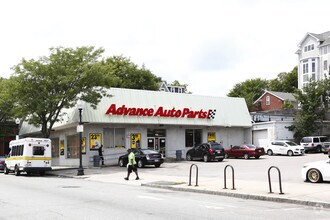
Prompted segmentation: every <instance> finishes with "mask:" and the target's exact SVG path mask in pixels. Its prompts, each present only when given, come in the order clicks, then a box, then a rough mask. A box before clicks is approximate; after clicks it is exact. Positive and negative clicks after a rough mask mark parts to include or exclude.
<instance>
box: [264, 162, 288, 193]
mask: <svg viewBox="0 0 330 220" xmlns="http://www.w3.org/2000/svg"><path fill="white" fill-rule="evenodd" d="M272 168H275V169H276V170H277V171H278V181H279V187H280V193H279V194H280V195H283V194H284V193H283V191H282V180H281V171H280V169H279V168H278V167H275V166H271V167H269V169H268V184H269V193H273V191H272V184H271V181H270V170H271V169H272Z"/></svg>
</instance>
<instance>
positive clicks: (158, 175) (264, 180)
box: [49, 153, 330, 208]
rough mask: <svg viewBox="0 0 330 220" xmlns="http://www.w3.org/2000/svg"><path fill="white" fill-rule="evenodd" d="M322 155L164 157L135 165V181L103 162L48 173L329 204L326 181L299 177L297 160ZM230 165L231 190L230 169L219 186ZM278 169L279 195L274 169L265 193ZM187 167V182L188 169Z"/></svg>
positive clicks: (316, 158) (321, 157)
mask: <svg viewBox="0 0 330 220" xmlns="http://www.w3.org/2000/svg"><path fill="white" fill-rule="evenodd" d="M327 159H329V158H328V155H325V154H320V153H318V154H316V153H311V154H306V155H303V156H292V157H289V156H268V155H264V156H263V157H261V158H259V159H254V158H251V159H248V160H245V159H231V158H230V159H225V160H223V161H222V162H218V161H216V162H215V161H214V162H207V163H205V162H202V161H185V160H181V161H175V160H169V161H167V162H165V163H164V164H162V166H161V167H160V168H155V167H154V166H150V167H144V168H140V169H139V176H140V180H134V178H135V175H134V174H132V176H133V177H134V178H132V179H130V180H129V181H126V180H124V177H125V176H126V168H125V167H119V166H105V167H100V168H86V169H85V175H84V176H77V169H76V168H75V169H65V168H64V169H63V168H61V167H54V170H53V171H51V173H49V174H51V175H58V176H63V177H73V178H81V179H84V180H89V181H100V182H105V183H107V182H108V183H116V184H127V185H135V186H147V187H156V188H165V189H170V190H177V191H189V192H196V193H206V194H213V195H223V196H231V197H238V198H244V199H257V200H265V201H275V202H286V203H295V204H300V205H308V206H316V207H325V208H330V187H329V186H330V182H325V183H317V184H315V183H309V182H304V180H303V179H302V178H301V168H302V166H303V164H305V163H308V162H314V161H319V160H327ZM192 164H195V165H196V166H197V167H198V186H195V184H196V166H192ZM227 165H231V166H232V167H233V168H234V174H235V190H233V189H232V187H233V184H232V179H231V178H232V173H231V170H230V169H227V181H226V183H227V189H224V168H225V167H226V166H227ZM271 166H275V167H278V168H279V170H280V172H281V179H282V189H283V194H280V189H279V188H280V187H279V181H278V180H279V178H278V172H277V171H276V170H275V169H272V170H271V172H270V176H271V180H272V181H271V182H272V191H273V193H269V182H268V169H269V168H270V167H271ZM191 167H192V168H193V169H192V178H191V185H190V186H189V184H188V183H189V173H190V172H189V171H190V168H191Z"/></svg>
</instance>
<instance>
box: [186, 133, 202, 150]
mask: <svg viewBox="0 0 330 220" xmlns="http://www.w3.org/2000/svg"><path fill="white" fill-rule="evenodd" d="M201 143H202V129H186V147H193V146H196V145H198V144H201Z"/></svg>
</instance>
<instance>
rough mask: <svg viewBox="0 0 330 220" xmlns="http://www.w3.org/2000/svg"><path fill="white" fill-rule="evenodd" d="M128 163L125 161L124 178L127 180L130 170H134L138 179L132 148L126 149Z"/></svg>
mask: <svg viewBox="0 0 330 220" xmlns="http://www.w3.org/2000/svg"><path fill="white" fill-rule="evenodd" d="M127 152H128V163H127V177H125V178H124V179H125V180H129V175H130V174H131V173H132V171H134V173H135V174H136V178H135V179H136V180H138V179H140V178H139V175H138V171H137V164H136V161H135V155H134V152H133V151H132V149H128V150H127Z"/></svg>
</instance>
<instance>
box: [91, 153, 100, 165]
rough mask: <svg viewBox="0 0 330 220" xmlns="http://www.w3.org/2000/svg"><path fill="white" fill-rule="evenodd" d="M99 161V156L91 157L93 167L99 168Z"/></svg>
mask: <svg viewBox="0 0 330 220" xmlns="http://www.w3.org/2000/svg"><path fill="white" fill-rule="evenodd" d="M100 160H101V157H100V156H99V155H94V157H93V161H94V167H99V166H100Z"/></svg>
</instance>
